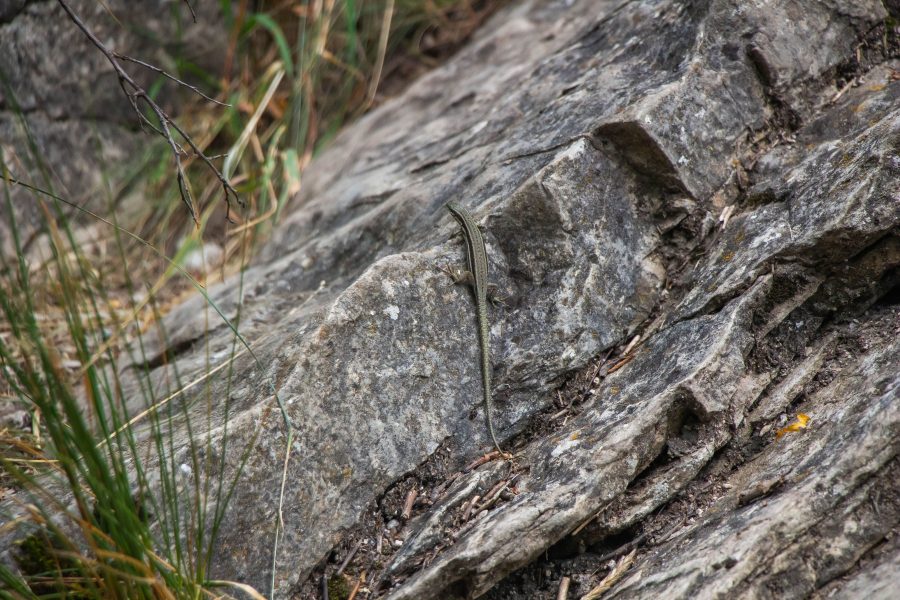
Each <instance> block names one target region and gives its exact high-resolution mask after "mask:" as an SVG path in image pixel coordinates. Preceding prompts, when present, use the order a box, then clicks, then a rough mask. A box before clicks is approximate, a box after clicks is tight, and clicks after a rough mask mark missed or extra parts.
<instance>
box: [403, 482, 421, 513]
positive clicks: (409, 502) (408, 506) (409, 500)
mask: <svg viewBox="0 0 900 600" xmlns="http://www.w3.org/2000/svg"><path fill="white" fill-rule="evenodd" d="M418 497H419V491H418V490H417V489H416V488H413V489H411V490H409V493H408V494H406V502H404V503H403V513H401V515H400V516H401V517H403V520H404V521H409V518H410V517H411V516H412V511H413V506H414V505H415V503H416V498H418Z"/></svg>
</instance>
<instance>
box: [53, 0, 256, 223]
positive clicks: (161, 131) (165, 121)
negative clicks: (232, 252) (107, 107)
mask: <svg viewBox="0 0 900 600" xmlns="http://www.w3.org/2000/svg"><path fill="white" fill-rule="evenodd" d="M57 2H58V3H59V5H60V6H61V7H62V9H63V10H64V11H65V12H66V14H67V15H68V16H69V19H70V20H71V21H72V22H73V23H75V25H76V26H77V27H78V29H80V30H81V32H82V33H83V34H84V35H85V36H86V37H87V38H88V40H90V42H91V43H92V44H93V45H94V46H96V48H97V49H98V50H100V52H102V53H103V55H104V56H105V57H106V60H107V61H109V64H110V65H112V68H113V70H114V71H115V72H116V77H118V79H119V86H120V87H121V88H122V91H123V92H124V93H125V96H126V97H127V98H128V101H129V102H130V103H131V107H132V108H133V109H134V112H135V113H136V114H137V116H138V121H139V122H140V123H141V126H142V127H144V126H146V127H149V128H150V130H151V131H154V132H155V133H157V134H158V135H160V136H161V137H162V138H163V139H165V140H166V143H168V145H169V147H170V148H171V149H172V156H173V158H174V159H175V170H176V172H177V177H178V190H179V192H180V193H181V199H182V200H183V201H184V204H185V206H187V208H188V211H189V212H190V213H191V218H192V219H193V220H194V222H195V223H199V221H198V220H197V211H196V210H195V209H194V202H193V198H192V197H191V192H190V188H189V186H188V182H187V176H186V175H185V172H184V166H183V165H182V163H181V156H182V154H186V152H185V150H184V148H182V147H181V145H180V144H179V143H178V142H177V141H176V140H175V138H174V136H173V135H172V130H173V129H174V130H175V131H176V132H177V133H178V135H180V136H181V138H182V139H183V140H184V142H185V143H186V144H187V145H188V146H190V148H191V150H193V151H194V153H195V154H196V155H197V156H198V157H200V160H202V161H203V162H204V163H206V166H207V167H209V169H210V170H211V171H212V172H213V173H214V174H215V176H216V178H217V179H218V180H219V183H220V184H221V185H222V189H223V191H224V194H225V205H226V210H229V209H230V208H231V199H232V198H233V199H234V200H236V201H237V202H238V204H241V199H240V198H239V197H238V194H237V192H236V191H235V189H234V188H233V187H231V184H230V183H229V182H228V180H227V179H226V178H225V176H224V175H222V173H221V172H220V171H219V169H217V168H216V167H215V165H213V164H212V160H211V159H210V158H209V157H208V156H206V154H204V153H203V151H202V150H201V149H200V148H199V147H198V146H197V144H196V143H194V140H193V139H192V138H191V137H190V136H189V135H188V134H187V133H185V132H184V130H183V129H181V127H179V125H178V124H177V123H176V122H175V121H174V120H173V119H172V118H171V117H170V116H169V115H168V114H167V113H166V111H164V110H163V109H162V107H160V106H159V105H158V104H157V103H156V102H154V101H153V99H152V98H151V97H150V95H149V94H148V93H147V91H146V90H144V88H142V87H141V86H139V85H138V84H137V83H136V82H135V81H134V79H132V77H131V75H129V74H128V72H127V71H125V69H124V68H122V65H121V64H120V63H119V59H121V60H125V59H124V58H121V56H119V55H117V54H116V53H114V52H112V51H111V50H110V49H109V48H107V47H106V46H104V45H103V42H101V41H100V40H99V39H98V38H97V36H96V35H94V33H93V32H92V31H91V30H90V29H88V27H87V25H85V24H84V21H82V20H81V18H80V17H79V16H78V15H77V14H75V12H74V11H73V10H72V8H71V7H70V6H69V5H68V3H67V2H66V0H57ZM185 2H186V3H187V0H185ZM187 4H188V7H190V4H189V3H187ZM191 12H192V13H193V8H191ZM140 102H143V103H144V104H145V105H146V106H147V107H148V108H149V109H150V110H151V111H152V112H153V114H154V115H155V116H156V119H157V121H158V122H159V125H158V126H157V125H156V124H154V123H153V122H151V121H150V120H149V119H148V118H147V117H146V115H144V113H143V112H142V111H141V107H140ZM226 216H227V212H226Z"/></svg>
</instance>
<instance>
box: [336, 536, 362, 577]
mask: <svg viewBox="0 0 900 600" xmlns="http://www.w3.org/2000/svg"><path fill="white" fill-rule="evenodd" d="M361 545H362V540H359V541H358V542H356V544H355V545H354V546H353V548H351V549H350V552H348V553H347V556H345V557H344V560H343V561H342V562H341V566H340V567H338V570H337V573H336V575H342V574H343V573H344V569H346V568H347V565H349V564H350V561H351V560H353V557H354V556H356V553H357V552H358V551H359V547H360V546H361Z"/></svg>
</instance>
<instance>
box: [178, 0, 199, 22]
mask: <svg viewBox="0 0 900 600" xmlns="http://www.w3.org/2000/svg"><path fill="white" fill-rule="evenodd" d="M182 2H184V3H185V4H187V7H188V10H189V11H191V19H193V20H194V23H196V22H197V13H195V12H194V7H193V6H191V3H190V0H182Z"/></svg>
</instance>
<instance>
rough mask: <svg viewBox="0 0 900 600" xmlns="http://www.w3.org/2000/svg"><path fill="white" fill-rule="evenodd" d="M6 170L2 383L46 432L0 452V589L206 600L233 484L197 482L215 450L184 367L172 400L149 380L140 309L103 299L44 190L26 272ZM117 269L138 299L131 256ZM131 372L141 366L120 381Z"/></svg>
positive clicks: (99, 283)
mask: <svg viewBox="0 0 900 600" xmlns="http://www.w3.org/2000/svg"><path fill="white" fill-rule="evenodd" d="M0 168H2V174H3V179H4V180H6V181H4V182H0V185H2V187H3V196H4V212H5V213H6V214H5V215H4V217H5V218H6V219H8V220H9V221H8V222H9V223H11V224H12V227H11V231H12V233H13V236H14V243H15V246H16V249H17V251H18V254H17V260H14V261H10V260H7V259H3V260H2V264H0V286H2V289H3V293H2V294H0V316H2V324H3V332H4V334H5V335H2V336H0V379H2V381H3V384H4V387H6V388H7V389H9V390H10V392H11V395H12V396H13V397H14V398H15V399H16V401H17V402H19V403H20V404H21V405H22V406H23V407H24V408H25V409H26V410H27V411H28V412H29V413H30V414H31V415H32V418H33V419H35V420H36V422H38V423H39V425H38V427H36V428H35V430H34V434H33V435H32V436H30V437H29V438H28V439H26V438H25V437H23V436H20V437H18V438H12V437H10V436H8V435H6V436H5V437H4V439H3V440H2V442H4V446H5V448H6V450H7V452H5V453H4V456H2V457H0V466H2V471H3V475H4V484H5V485H11V486H13V487H16V488H18V492H17V494H16V495H15V496H14V498H13V502H12V503H10V504H8V505H7V506H6V507H5V512H7V513H8V514H4V515H2V516H3V517H5V518H6V520H7V522H6V524H5V525H4V528H3V531H2V532H0V535H2V536H3V538H4V540H5V541H6V542H9V541H11V540H14V539H15V542H14V543H13V544H12V545H11V546H10V548H11V552H10V556H8V557H7V558H11V559H12V561H13V562H14V563H16V568H11V567H12V565H10V564H9V563H7V564H4V565H2V566H0V584H2V586H3V587H4V588H5V591H6V593H7V594H11V595H13V596H15V597H26V598H29V597H32V598H33V597H59V598H63V597H65V598H159V597H185V598H187V597H190V598H199V597H201V596H204V595H207V594H208V593H211V590H213V589H214V588H217V587H220V586H222V585H225V584H224V582H216V581H211V580H210V578H209V568H210V560H211V558H212V553H213V545H214V542H215V531H216V530H217V529H218V528H219V527H220V525H221V521H222V516H223V511H224V507H225V504H226V502H225V500H226V498H225V496H227V494H228V492H229V490H230V488H231V486H233V485H235V484H236V483H237V482H236V481H234V482H230V483H226V484H225V485H222V482H214V481H211V480H210V479H209V477H208V476H207V475H202V474H204V473H209V472H211V471H212V470H213V469H211V468H209V465H207V464H205V462H204V461H205V459H204V458H203V456H205V455H207V454H209V453H208V452H204V450H208V448H207V446H208V445H209V444H210V443H211V442H210V440H209V439H207V438H206V437H205V436H204V434H193V435H192V429H191V421H192V419H194V420H196V419H197V417H196V415H194V414H192V413H191V411H189V410H188V408H189V407H188V405H187V403H186V402H184V401H179V399H178V398H177V396H178V389H180V388H181V387H182V382H181V380H180V377H179V375H178V372H177V369H175V368H174V366H173V371H174V381H175V389H174V390H172V389H170V387H171V386H168V385H166V384H160V383H159V382H154V381H153V380H152V379H151V378H150V377H149V369H148V368H147V367H146V366H142V365H146V363H147V356H146V355H145V350H144V345H143V341H142V334H141V331H140V323H139V322H137V320H136V319H135V317H136V316H137V315H140V314H141V310H140V307H139V306H137V303H134V304H132V305H131V306H128V307H122V306H121V304H120V303H119V302H117V301H116V300H115V299H114V298H112V297H111V296H110V295H109V294H108V293H107V289H106V288H105V286H104V281H103V273H102V271H98V270H97V269H96V268H95V267H94V266H93V265H91V264H90V263H89V262H88V261H87V259H86V258H85V256H84V254H83V252H82V250H81V248H80V247H79V245H78V244H76V243H75V238H74V236H73V234H72V230H71V228H70V227H69V225H68V220H67V219H66V217H65V212H64V211H63V210H62V205H61V201H64V199H63V198H60V197H58V196H53V195H52V194H46V195H43V196H41V195H40V194H39V193H38V192H36V194H35V198H34V201H35V202H37V203H38V204H39V205H40V206H41V209H42V211H43V213H44V215H45V218H46V223H47V228H48V231H49V237H48V245H47V248H48V249H49V252H50V256H49V257H48V258H47V260H46V262H45V263H44V264H42V265H40V268H39V269H37V268H36V265H34V264H29V262H28V261H26V259H25V253H24V252H23V250H22V246H21V240H20V239H19V236H18V233H17V228H16V214H15V211H14V210H13V205H12V201H11V197H10V193H9V185H10V184H9V183H8V180H10V179H12V177H11V176H10V175H9V169H8V167H7V165H6V164H5V163H3V162H0ZM111 225H112V227H111V228H112V234H113V238H114V240H113V241H114V242H115V243H116V244H117V245H118V247H119V248H120V249H124V242H123V240H122V236H121V230H120V228H118V227H116V226H115V225H114V224H111ZM120 258H121V260H122V261H123V263H122V267H123V268H124V271H125V274H126V285H127V286H128V287H129V288H131V289H132V291H135V290H136V289H138V287H139V284H138V282H134V281H132V280H130V279H129V278H128V275H127V273H128V272H129V270H128V263H127V261H128V257H127V255H126V254H125V253H124V252H122V253H121V254H120ZM135 296H137V295H135ZM129 318H131V319H132V320H133V322H128V320H127V319H129ZM116 336H119V337H120V338H121V339H120V340H119V341H118V342H117V341H116V340H115V339H113V338H114V337H116ZM113 342H114V343H113ZM126 362H127V363H131V364H132V365H134V366H133V367H131V368H129V369H121V368H120V367H121V365H122V364H125V363H126ZM173 395H174V396H175V397H176V398H175V399H174V400H172V401H169V402H167V403H165V405H163V406H162V407H161V408H160V404H158V402H159V400H160V399H162V398H164V397H168V398H170V399H171V398H173ZM200 395H201V396H202V393H201V394H200ZM204 425H208V424H204ZM185 433H187V435H185ZM176 439H177V440H181V441H180V442H176ZM216 443H217V444H219V445H220V446H224V444H226V443H227V439H226V440H220V441H219V442H216ZM184 444H186V448H185V447H184ZM10 449H14V450H16V452H14V453H11V452H8V450H10Z"/></svg>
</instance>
